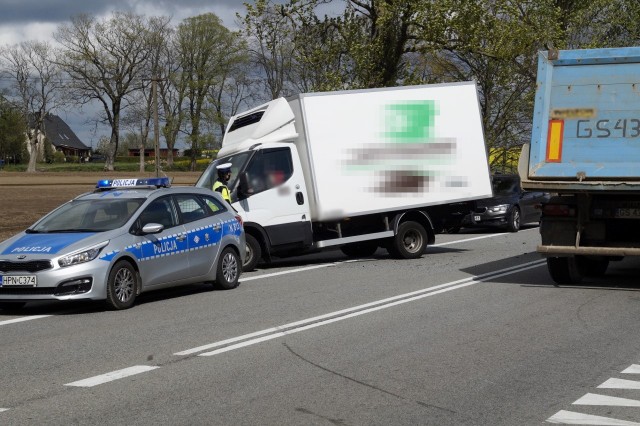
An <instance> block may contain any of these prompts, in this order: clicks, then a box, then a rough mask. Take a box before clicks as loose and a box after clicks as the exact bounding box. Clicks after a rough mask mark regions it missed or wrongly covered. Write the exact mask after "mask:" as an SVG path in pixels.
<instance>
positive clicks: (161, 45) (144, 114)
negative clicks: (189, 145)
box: [124, 17, 171, 173]
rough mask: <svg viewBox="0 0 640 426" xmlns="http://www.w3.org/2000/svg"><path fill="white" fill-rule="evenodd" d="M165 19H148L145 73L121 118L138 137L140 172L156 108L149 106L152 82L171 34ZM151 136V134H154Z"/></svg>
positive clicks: (158, 78) (159, 77)
mask: <svg viewBox="0 0 640 426" xmlns="http://www.w3.org/2000/svg"><path fill="white" fill-rule="evenodd" d="M169 22H170V18H169V17H152V18H150V19H149V31H148V34H147V37H148V48H149V52H150V55H149V58H148V61H147V66H146V67H145V70H144V71H143V72H142V73H141V82H140V90H138V91H136V92H133V93H132V94H131V95H130V97H129V99H128V100H129V103H130V108H129V111H128V113H127V114H126V116H125V117H124V123H125V125H127V126H128V127H129V128H130V129H131V130H132V131H134V132H137V133H138V134H139V136H140V137H139V142H140V144H139V146H138V150H139V156H140V163H139V164H140V169H139V170H140V172H141V173H142V172H144V168H145V149H146V148H147V146H146V142H147V141H148V140H149V134H150V133H151V122H152V120H153V115H154V114H153V113H154V109H155V108H156V105H154V104H153V100H154V99H153V93H152V86H153V81H155V82H156V83H158V82H159V81H161V80H162V79H164V78H166V77H165V76H164V71H163V67H162V66H161V61H162V58H163V54H164V52H165V50H166V46H167V43H168V38H169V36H170V34H171V28H170V27H169ZM154 136H155V135H154Z"/></svg>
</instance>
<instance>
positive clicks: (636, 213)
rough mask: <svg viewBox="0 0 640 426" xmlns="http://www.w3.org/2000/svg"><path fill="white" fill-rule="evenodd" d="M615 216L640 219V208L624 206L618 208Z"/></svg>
mask: <svg viewBox="0 0 640 426" xmlns="http://www.w3.org/2000/svg"><path fill="white" fill-rule="evenodd" d="M615 217H618V218H622V219H624V218H628V219H640V209H634V208H622V209H616V213H615Z"/></svg>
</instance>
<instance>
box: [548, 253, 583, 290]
mask: <svg viewBox="0 0 640 426" xmlns="http://www.w3.org/2000/svg"><path fill="white" fill-rule="evenodd" d="M547 268H548V269H549V274H550V275H551V278H552V279H553V281H555V282H556V283H557V284H579V283H580V282H581V281H582V272H581V271H580V269H581V268H579V267H578V262H577V261H576V258H575V257H548V258H547Z"/></svg>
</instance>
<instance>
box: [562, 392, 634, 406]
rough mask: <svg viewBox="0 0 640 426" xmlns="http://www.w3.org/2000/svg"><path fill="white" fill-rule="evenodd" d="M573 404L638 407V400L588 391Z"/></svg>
mask: <svg viewBox="0 0 640 426" xmlns="http://www.w3.org/2000/svg"><path fill="white" fill-rule="evenodd" d="M573 404H574V405H608V406H615V407H640V401H638V400H635V399H628V398H618V397H615V396H608V395H598V394H595V393H588V394H586V395H585V396H583V397H582V398H580V399H578V400H577V401H576V402H574V403H573Z"/></svg>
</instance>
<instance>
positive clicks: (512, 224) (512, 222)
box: [507, 206, 521, 232]
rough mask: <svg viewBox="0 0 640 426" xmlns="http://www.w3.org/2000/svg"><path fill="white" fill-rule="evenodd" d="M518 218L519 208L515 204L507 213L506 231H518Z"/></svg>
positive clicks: (519, 217) (519, 218)
mask: <svg viewBox="0 0 640 426" xmlns="http://www.w3.org/2000/svg"><path fill="white" fill-rule="evenodd" d="M520 220H521V216H520V209H519V208H518V207H517V206H514V207H513V209H511V213H510V214H509V219H508V223H507V231H509V232H518V231H519V230H520Z"/></svg>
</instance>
